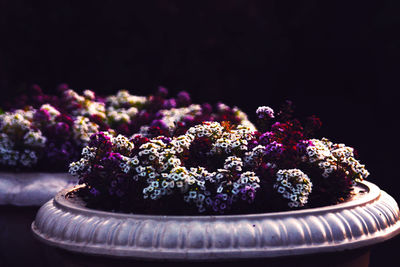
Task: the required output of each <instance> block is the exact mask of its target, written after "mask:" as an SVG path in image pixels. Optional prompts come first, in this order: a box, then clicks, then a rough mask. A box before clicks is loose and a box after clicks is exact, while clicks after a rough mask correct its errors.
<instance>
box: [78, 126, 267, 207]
mask: <svg viewBox="0 0 400 267" xmlns="http://www.w3.org/2000/svg"><path fill="white" fill-rule="evenodd" d="M250 137H251V130H250V129H249V128H246V127H244V126H239V127H237V128H225V127H224V126H222V125H221V124H220V123H218V122H205V123H204V124H202V125H197V126H194V127H192V128H189V130H188V131H187V133H186V134H184V135H180V136H177V137H172V138H169V137H164V136H159V137H155V138H151V139H147V138H146V137H142V136H140V135H136V136H135V137H134V138H132V139H131V140H128V139H126V138H124V137H122V136H118V137H110V136H107V135H105V134H104V133H102V134H97V135H95V136H92V137H91V139H92V140H103V141H102V142H101V143H100V142H99V141H96V142H92V141H91V146H90V147H86V148H84V149H83V152H82V158H81V160H79V161H77V162H73V163H71V165H70V173H71V174H73V175H77V176H79V177H80V178H81V182H82V183H85V184H86V185H87V187H88V188H91V190H92V189H93V188H94V189H95V192H96V194H95V195H93V194H91V193H90V191H89V193H90V194H89V195H90V196H91V197H92V198H100V196H101V195H109V192H108V190H109V188H110V186H108V187H103V188H102V186H99V180H101V181H104V180H105V179H112V178H110V173H106V177H103V175H102V173H103V172H104V170H105V169H106V168H108V159H109V158H110V157H111V155H112V156H113V159H115V160H117V161H118V162H117V163H115V164H114V165H113V166H115V168H114V169H112V172H113V175H112V176H113V177H114V176H119V177H127V176H129V177H130V178H128V179H129V180H130V182H131V183H133V184H135V186H134V187H135V188H136V190H138V188H140V190H141V195H142V200H143V201H147V202H149V203H150V202H154V203H158V205H161V204H160V203H163V201H162V200H163V199H164V198H171V197H174V196H175V197H176V198H177V197H179V196H181V199H182V201H183V202H185V203H188V205H189V207H192V209H193V210H197V212H200V213H202V212H207V213H216V214H222V213H225V212H227V211H229V210H231V209H232V208H234V207H235V205H236V204H237V203H239V205H245V204H244V203H247V205H249V204H250V203H252V202H253V201H254V199H255V195H256V191H257V190H258V188H259V187H260V186H259V183H260V180H259V178H258V177H257V176H256V174H255V173H254V172H252V171H249V170H247V167H246V166H245V164H244V163H243V160H242V156H244V152H243V151H247V146H246V145H245V144H243V143H246V139H249V138H250ZM205 139H207V142H206V143H208V144H209V146H206V147H205V149H204V147H201V146H200V145H199V144H200V143H201V142H203V141H205ZM238 140H240V142H239V141H238ZM237 142H239V143H237ZM223 144H227V145H226V146H224V145H223ZM92 145H96V146H92ZM221 147H222V149H221ZM198 148H201V149H200V151H198V150H197V149H198ZM94 155H97V156H94ZM99 155H100V156H99ZM116 155H118V156H116ZM200 157H202V158H203V161H204V163H205V164H204V165H205V166H204V167H203V166H199V165H198V166H195V167H194V166H191V165H192V164H194V161H193V158H195V159H198V158H200ZM106 159H107V160H106ZM212 161H214V167H213V169H209V168H206V167H207V163H210V162H212ZM218 162H221V164H218ZM100 166H101V167H103V168H100ZM99 169H101V172H100V171H99ZM96 177H97V178H96ZM98 177H102V178H98ZM110 183H111V182H110ZM120 191H121V192H122V193H120V194H122V195H123V196H126V197H129V195H130V193H129V192H127V191H125V190H124V189H120ZM123 199H124V198H123V197H122V198H121V202H125V200H123ZM148 205H150V206H152V205H151V204H148ZM154 205H156V204H153V206H152V207H153V209H155V208H154Z"/></svg>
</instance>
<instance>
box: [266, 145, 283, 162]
mask: <svg viewBox="0 0 400 267" xmlns="http://www.w3.org/2000/svg"><path fill="white" fill-rule="evenodd" d="M282 152H283V146H282V144H280V143H278V142H276V141H273V142H272V143H270V144H268V145H266V146H265V153H266V155H267V156H269V157H270V158H279V157H280V156H281V154H282Z"/></svg>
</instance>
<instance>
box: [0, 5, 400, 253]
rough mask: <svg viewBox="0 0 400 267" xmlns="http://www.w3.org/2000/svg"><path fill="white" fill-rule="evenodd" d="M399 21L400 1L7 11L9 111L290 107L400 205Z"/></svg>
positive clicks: (0, 65)
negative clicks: (189, 104)
mask: <svg viewBox="0 0 400 267" xmlns="http://www.w3.org/2000/svg"><path fill="white" fill-rule="evenodd" d="M399 14H400V2H399V1H343V2H342V1H316V0H315V1H292V2H287V1H279V0H275V1H272V0H265V1H251V0H247V1H245V0H243V1H239V0H230V1H127V2H124V1H19V0H17V1H5V0H0V23H1V24H0V25H1V27H0V30H1V32H0V34H1V35H0V48H1V49H0V90H1V98H2V99H1V102H2V103H5V102H7V101H9V99H10V98H11V97H13V96H16V95H18V94H20V93H21V92H23V91H25V90H26V89H27V88H28V87H29V86H31V85H32V84H34V83H36V84H39V85H40V86H41V87H42V88H43V89H44V91H45V92H47V93H52V92H55V88H56V87H57V85H58V84H60V83H68V84H69V85H70V87H71V88H73V89H76V90H82V89H86V88H90V89H93V90H95V91H96V92H100V93H102V94H110V93H115V92H116V90H118V89H121V88H126V89H129V90H130V91H131V93H133V94H138V95H148V94H150V93H152V92H154V90H156V88H157V87H158V86H159V85H163V86H166V87H167V88H168V89H169V90H170V92H171V93H172V94H176V93H177V92H178V91H180V90H186V91H188V92H190V93H191V95H192V98H193V100H194V102H197V103H200V102H211V103H216V102H217V101H222V102H224V103H226V104H228V105H237V106H238V107H240V108H241V109H243V110H244V111H245V112H247V113H248V114H254V112H255V110H256V108H257V107H258V106H259V105H268V106H271V107H275V108H276V107H278V106H279V104H281V103H282V102H283V101H284V100H285V99H290V100H292V101H293V102H294V103H295V105H296V112H297V114H298V115H299V116H306V115H312V114H316V115H317V116H319V117H320V118H321V119H322V122H323V127H322V130H321V131H320V136H326V137H329V138H331V139H332V140H333V141H337V142H343V143H345V144H347V145H350V146H353V147H355V148H357V150H358V152H359V154H360V158H361V160H362V162H363V163H365V164H366V166H367V168H368V170H369V171H370V172H371V176H370V178H369V180H370V181H372V182H374V183H376V184H378V185H379V186H380V187H381V188H382V189H384V190H385V191H387V192H388V193H390V194H391V195H392V196H394V197H395V198H396V200H397V201H400V190H398V186H399V185H400V182H399V181H398V180H399V179H400V177H399V171H398V166H399V163H398V160H399V157H398V153H399V152H398V151H399V133H398V130H397V127H396V126H397V124H398V122H399V116H398V115H399V114H400V113H399V111H398V105H399V104H398V103H399V100H398V99H399V98H398V95H399V94H398V90H399V71H400V63H399V60H400V49H399V48H400V34H399V33H400V27H399V26H400V15H399ZM251 118H254V117H253V115H252V117H251ZM398 239H399V238H397V239H396V240H395V241H397V243H396V242H391V243H389V245H387V246H386V247H385V248H381V249H380V250H379V251H380V252H379V253H382V255H385V256H389V254H390V253H389V252H388V250H387V249H388V248H389V249H390V247H391V246H395V245H396V246H398V245H399V244H400V242H399V240H398ZM381 247H382V246H381ZM377 255H378V254H377ZM392 257H394V255H392Z"/></svg>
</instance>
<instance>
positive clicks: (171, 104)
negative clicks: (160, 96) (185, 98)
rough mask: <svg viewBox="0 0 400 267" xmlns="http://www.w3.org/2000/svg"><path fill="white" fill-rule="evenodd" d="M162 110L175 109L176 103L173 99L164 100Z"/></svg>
mask: <svg viewBox="0 0 400 267" xmlns="http://www.w3.org/2000/svg"><path fill="white" fill-rule="evenodd" d="M163 108H164V109H171V108H176V101H175V99H174V98H170V99H166V100H165V101H164V105H163Z"/></svg>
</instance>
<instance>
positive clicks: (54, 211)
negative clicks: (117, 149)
mask: <svg viewBox="0 0 400 267" xmlns="http://www.w3.org/2000/svg"><path fill="white" fill-rule="evenodd" d="M76 189H77V188H76V187H75V188H74V189H72V190H71V189H69V190H63V191H62V192H60V193H59V194H57V196H56V197H55V198H54V199H53V200H51V201H49V202H47V203H46V204H45V205H43V206H42V208H41V209H40V210H39V212H38V214H37V216H36V219H35V221H34V222H33V223H32V230H33V233H34V235H35V236H36V237H37V238H38V239H39V240H41V241H43V242H45V243H47V244H49V245H51V246H55V247H59V248H63V249H66V250H69V251H73V252H80V253H87V254H95V255H106V256H113V257H127V258H140V259H153V260H157V259H167V260H215V259H220V260H223V259H243V258H268V257H278V256H289V255H303V254H313V253H322V252H336V251H342V250H348V249H356V248H361V247H365V246H370V245H373V244H376V243H379V242H382V241H384V240H387V239H390V238H391V237H393V236H395V235H397V234H398V233H399V232H400V223H399V208H398V205H397V203H396V202H395V200H394V199H393V198H392V197H390V196H389V195H388V194H387V193H385V192H384V191H381V190H380V189H379V188H378V187H377V186H376V185H374V184H372V183H369V182H363V183H361V184H359V185H358V186H357V190H358V191H359V194H357V195H358V197H356V198H355V199H354V200H351V201H348V202H345V203H341V204H338V205H332V206H325V207H321V208H312V209H305V210H297V211H288V212H274V213H264V214H244V215H216V216H202V215H199V216H169V215H141V214H122V213H113V212H105V211H98V210H93V209H88V208H85V207H83V206H80V205H79V204H77V203H74V202H72V201H70V200H68V199H67V198H66V196H67V195H68V193H69V192H71V191H73V190H76ZM363 191H364V193H362V192H363Z"/></svg>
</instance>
